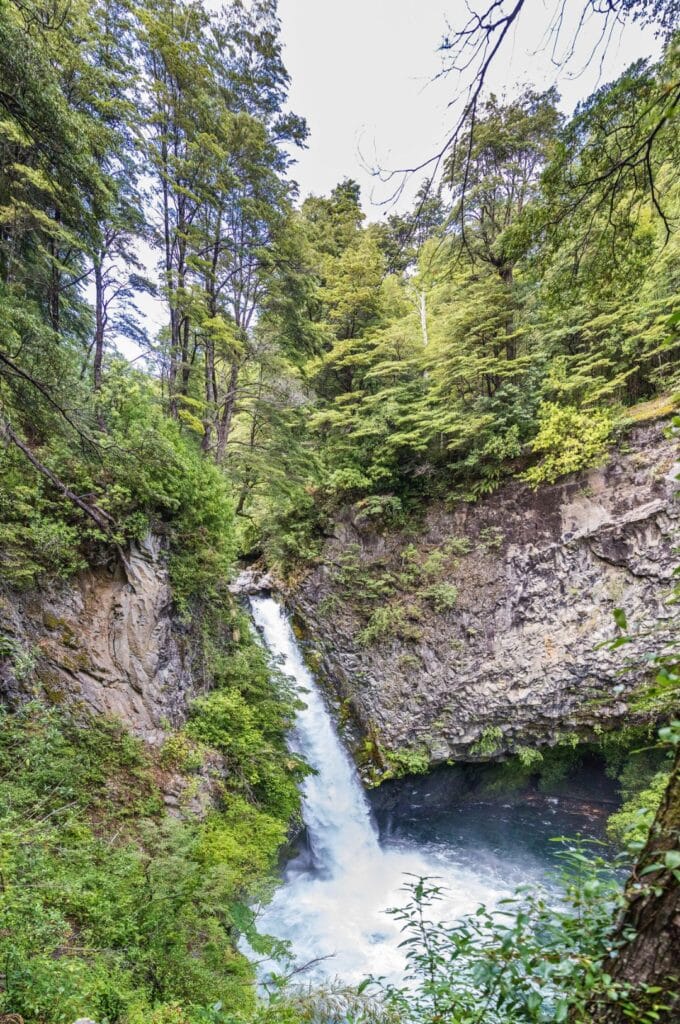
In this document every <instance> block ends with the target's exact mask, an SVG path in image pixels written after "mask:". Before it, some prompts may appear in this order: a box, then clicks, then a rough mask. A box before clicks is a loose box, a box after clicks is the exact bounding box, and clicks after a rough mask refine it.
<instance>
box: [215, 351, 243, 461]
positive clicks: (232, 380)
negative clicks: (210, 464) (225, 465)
mask: <svg viewBox="0 0 680 1024" xmlns="http://www.w3.org/2000/svg"><path fill="white" fill-rule="evenodd" d="M238 371H239V366H238V363H237V362H236V360H234V362H233V363H232V364H231V373H230V374H229V390H228V391H227V393H226V395H225V396H224V408H223V410H222V416H221V417H220V422H219V423H218V425H217V451H216V453H215V458H216V460H217V462H218V463H221V462H223V461H224V453H225V451H226V449H227V441H228V440H229V434H230V432H231V424H232V420H233V419H234V408H235V406H236V389H237V386H238Z"/></svg>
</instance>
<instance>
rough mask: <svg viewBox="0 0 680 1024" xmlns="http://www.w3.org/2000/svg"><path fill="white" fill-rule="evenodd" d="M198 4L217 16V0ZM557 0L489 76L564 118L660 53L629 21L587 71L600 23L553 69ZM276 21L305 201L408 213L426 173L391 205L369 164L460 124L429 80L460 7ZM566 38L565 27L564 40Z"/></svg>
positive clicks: (412, 0) (420, 1) (421, 1)
mask: <svg viewBox="0 0 680 1024" xmlns="http://www.w3.org/2000/svg"><path fill="white" fill-rule="evenodd" d="M205 2H206V4H207V6H209V7H212V8H213V9H214V8H217V7H218V6H219V3H220V0H205ZM473 2H474V3H475V4H476V5H478V4H481V3H482V2H484V0H473ZM556 2H557V0H528V3H527V11H526V12H524V18H523V20H521V21H520V22H519V25H518V26H516V27H515V30H514V33H513V34H512V36H508V38H507V39H506V40H505V45H504V49H503V50H502V51H500V53H499V55H498V59H497V61H496V63H495V64H494V66H493V68H492V73H491V75H490V78H489V86H490V88H492V89H493V90H494V91H496V92H497V93H499V94H506V95H508V96H512V94H513V92H516V91H517V89H518V88H520V87H521V86H523V85H527V84H533V85H537V86H539V87H542V88H547V87H548V86H550V85H552V84H553V83H555V82H556V83H557V85H558V86H559V89H560V93H561V95H562V101H563V102H562V105H563V107H564V110H565V112H567V113H569V112H570V111H571V110H573V108H574V106H575V105H576V104H577V103H578V101H579V100H581V99H584V98H585V97H587V96H588V95H590V93H591V92H592V91H593V90H594V89H595V88H596V87H597V86H598V85H601V84H603V83H604V82H607V81H610V80H612V79H613V78H616V77H617V76H618V75H619V74H620V73H621V72H622V71H623V70H624V69H625V68H626V67H627V66H628V65H629V64H630V63H631V62H632V61H633V60H636V59H637V58H639V57H646V56H650V55H653V56H656V55H657V54H658V51H659V46H658V44H657V42H656V40H655V38H654V33H653V31H652V30H649V29H647V30H644V31H643V30H641V29H640V28H639V27H637V26H635V25H628V26H626V27H625V28H624V29H623V30H622V31H617V33H616V35H615V37H614V39H613V40H612V42H611V43H610V45H609V47H608V49H607V53H606V59H605V61H604V64H603V67H602V68H601V67H600V63H599V60H598V61H591V62H590V63H589V62H588V56H589V52H590V50H591V49H592V45H593V43H594V41H595V39H596V38H597V35H598V32H599V30H600V27H601V21H599V20H597V21H594V22H592V23H591V24H590V25H586V30H585V32H584V36H583V43H582V45H581V47H580V49H579V52H578V54H577V56H576V57H575V59H574V60H573V61H571V62H570V75H565V73H563V72H559V70H558V69H557V68H556V67H555V66H554V65H552V64H551V60H550V52H549V50H550V47H549V46H546V45H545V38H544V37H545V32H546V28H547V26H548V24H549V22H550V12H551V11H552V9H553V7H554V6H555V4H556ZM567 2H568V5H569V6H571V7H572V8H573V9H577V8H580V6H581V4H580V3H579V2H578V0H567ZM582 2H585V0H582ZM279 16H280V18H281V28H282V39H283V44H284V59H285V63H286V67H287V69H288V73H289V74H290V76H291V80H292V81H291V92H290V108H291V109H292V110H294V111H295V112H296V113H297V114H300V115H302V116H303V117H305V118H307V121H308V124H309V127H310V130H311V133H310V138H309V140H308V148H307V149H306V150H303V151H296V158H297V161H298V163H297V165H296V166H295V167H294V168H293V170H292V176H293V177H294V178H295V179H296V180H297V181H298V183H299V185H300V194H301V197H302V198H304V197H305V196H306V195H308V194H309V193H310V192H313V193H315V194H316V195H323V194H326V193H328V192H330V190H331V189H332V188H333V186H334V185H336V184H337V183H338V182H339V181H341V180H342V179H343V178H345V177H351V178H355V179H356V180H357V181H358V182H359V183H360V184H361V187H362V195H363V200H364V207H365V209H366V213H367V214H368V217H369V219H371V220H377V219H379V218H380V217H382V216H387V214H389V213H390V212H392V211H393V210H394V209H395V208H397V209H400V208H405V209H407V208H408V207H409V206H410V204H411V200H412V194H413V192H414V191H415V190H416V189H417V187H418V185H419V184H420V181H421V180H422V178H423V177H424V174H420V175H416V176H414V177H413V180H412V184H411V187H410V189H408V190H406V191H405V192H404V194H403V195H402V197H401V199H400V201H399V203H398V204H397V206H396V207H395V206H394V205H393V204H392V203H389V204H387V205H386V201H387V200H388V199H389V197H390V196H391V195H392V193H393V191H394V187H395V183H394V182H392V183H391V184H384V183H381V182H380V181H379V180H377V179H376V178H375V177H373V176H372V175H371V173H370V171H369V167H371V166H376V165H377V166H380V167H381V168H384V169H387V170H396V169H398V168H400V167H404V166H414V165H417V164H419V163H420V162H421V161H422V160H424V159H427V158H428V157H429V156H431V155H432V154H433V153H435V152H436V151H437V150H438V149H439V147H440V145H441V143H442V141H443V140H444V139H445V138H446V137H447V134H448V131H450V128H451V126H452V124H453V123H455V107H454V108H450V107H449V103H450V101H451V100H452V99H453V100H455V92H456V81H455V79H454V77H453V76H449V77H448V78H440V79H439V80H437V81H433V79H434V78H435V76H436V75H437V72H438V71H439V70H440V69H441V56H440V54H439V53H438V52H437V48H438V46H439V43H440V41H441V39H442V36H443V35H444V34H445V32H446V31H447V25H448V24H450V26H451V28H452V29H456V28H458V27H460V25H461V23H462V22H463V21H464V20H465V18H466V6H465V3H464V0H449V2H448V3H445V2H443V0H279ZM447 19H448V21H447ZM570 35H571V33H570V32H569V29H568V27H566V28H565V38H568V37H570ZM584 64H585V65H586V67H585V69H583V65H584ZM142 257H143V259H144V261H145V262H148V264H149V265H150V267H151V266H152V265H153V264H154V263H155V259H156V257H155V255H154V254H152V253H151V252H150V251H149V252H147V251H146V250H145V251H144V252H143V253H142ZM139 306H140V309H141V310H142V311H143V313H144V317H145V319H146V321H147V328H148V330H149V332H150V333H151V334H155V333H156V332H157V331H158V330H159V329H160V327H161V326H162V325H163V324H164V323H165V322H166V319H167V317H166V313H165V310H164V307H163V304H162V302H161V301H160V299H155V300H154V299H152V298H150V297H149V296H140V298H139ZM118 346H119V348H120V350H121V351H122V352H123V353H124V354H125V355H126V356H127V357H128V358H133V357H134V356H136V355H138V354H139V349H138V348H137V346H136V345H133V344H132V343H131V342H128V341H126V340H124V339H120V340H119V342H118Z"/></svg>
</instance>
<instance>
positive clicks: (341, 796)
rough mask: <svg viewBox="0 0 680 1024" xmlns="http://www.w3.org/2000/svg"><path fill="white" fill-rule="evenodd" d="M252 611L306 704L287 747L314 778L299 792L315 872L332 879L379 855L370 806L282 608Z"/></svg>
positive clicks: (264, 603) (256, 602) (256, 604)
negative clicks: (301, 760) (356, 863)
mask: <svg viewBox="0 0 680 1024" xmlns="http://www.w3.org/2000/svg"><path fill="white" fill-rule="evenodd" d="M251 606H252V614H253V620H254V621H255V623H256V625H257V626H259V627H260V629H261V630H262V635H263V637H264V640H265V643H266V644H267V647H268V648H269V649H270V651H272V652H273V653H274V654H276V655H277V656H278V657H279V658H280V659H281V669H282V670H283V672H284V673H285V674H286V675H288V676H291V677H292V678H293V679H294V680H295V682H296V685H297V687H298V689H299V691H300V697H301V699H302V700H303V701H304V704H305V706H304V708H303V709H301V710H300V711H299V712H298V714H297V716H296V721H295V725H294V727H293V730H292V733H291V736H290V738H289V745H290V747H291V749H292V750H293V751H294V752H295V753H296V754H300V756H301V757H303V758H304V760H305V761H306V762H307V764H308V765H310V766H311V767H312V768H313V769H314V771H315V773H316V774H314V775H310V776H308V777H307V779H306V780H305V782H304V783H303V786H302V806H303V813H304V822H305V826H306V828H307V837H308V841H309V847H310V851H311V855H312V863H313V867H314V870H315V871H316V872H317V873H318V874H320V875H326V876H330V877H332V876H336V875H338V874H339V873H342V872H344V871H347V870H348V869H350V868H351V866H352V864H353V863H354V862H356V860H357V858H359V859H361V860H364V861H369V860H370V859H372V858H374V857H376V856H377V854H378V852H379V847H378V837H377V833H376V830H375V828H374V827H373V824H372V822H371V817H370V811H369V807H368V802H367V800H366V797H365V795H364V791H363V789H362V786H361V783H360V781H359V778H358V776H357V772H356V769H355V768H354V765H353V764H352V763H351V761H350V759H349V755H348V753H347V751H346V750H345V748H344V747H343V746H342V744H341V742H340V740H339V738H338V735H337V733H336V731H335V729H334V727H333V722H332V720H331V716H330V715H329V713H328V710H327V708H326V706H325V704H324V701H323V697H322V696H321V694H320V692H319V689H318V687H317V685H316V683H315V682H314V679H313V678H312V676H311V673H310V672H309V670H308V669H307V667H306V665H305V663H304V661H303V659H302V654H301V652H300V648H299V647H298V645H297V642H296V639H295V636H294V634H293V630H292V629H291V626H290V623H289V621H288V618H287V616H286V614H285V612H284V610H283V608H282V607H281V605H279V604H277V602H276V601H274V600H272V599H271V598H267V597H255V598H252V599H251Z"/></svg>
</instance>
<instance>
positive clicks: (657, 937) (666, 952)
mask: <svg viewBox="0 0 680 1024" xmlns="http://www.w3.org/2000/svg"><path fill="white" fill-rule="evenodd" d="M671 851H673V852H674V853H676V854H677V853H678V851H680V751H679V752H678V755H677V756H676V759H675V765H674V768H673V771H672V773H671V777H670V780H669V783H668V787H667V789H666V792H665V794H664V798H663V801H662V803H661V807H660V808H659V810H658V812H657V815H656V818H655V820H654V824H653V825H652V828H651V831H650V834H649V839H648V841H647V845H646V846H645V848H644V850H643V851H642V853H641V855H640V858H639V860H638V863H637V865H636V867H635V870H634V872H633V874H632V876H631V878H630V881H629V882H628V886H627V889H626V906H625V909H624V912H623V914H622V915H621V920H620V921H619V924H618V927H617V929H616V935H615V939H614V945H615V948H616V952H615V954H614V955H612V956H611V957H610V958H609V959H608V960H607V961H606V963H605V964H604V970H605V972H606V973H607V974H609V975H610V976H611V978H612V980H613V982H614V983H618V984H619V985H624V986H630V992H631V994H630V997H628V998H619V999H617V1000H608V999H606V998H602V999H596V1000H593V1002H592V1003H591V1005H590V1006H589V1007H588V1008H587V1016H586V1020H588V1021H589V1022H592V1024H631V1022H632V1021H638V1020H639V1021H643V1020H644V1021H647V1020H649V1021H652V1020H654V1021H655V1022H657V1024H674V1022H675V1024H677V1022H678V1021H680V882H679V881H678V878H677V876H676V874H675V873H674V871H673V869H672V867H671V866H670V865H671V864H672V863H674V858H672V859H670V864H668V862H666V860H665V858H666V855H667V854H669V853H670V852H671ZM652 864H662V865H664V867H661V868H659V869H658V870H657V871H653V872H650V873H649V874H642V872H643V871H644V870H645V868H647V867H649V866H651V865H652ZM675 870H676V871H677V870H678V869H677V868H676V869H675ZM650 987H653V988H658V989H659V991H658V992H656V993H650V992H649V991H648V990H649V988H650ZM631 1002H632V1003H633V1004H634V1005H635V1007H636V1008H637V1013H638V1016H633V1017H631V1016H630V1012H631V1011H630V1003H631ZM627 1004H628V1005H627ZM626 1010H628V1014H626ZM650 1010H651V1011H652V1013H656V1014H658V1016H646V1015H645V1011H650ZM577 1019H578V1018H577Z"/></svg>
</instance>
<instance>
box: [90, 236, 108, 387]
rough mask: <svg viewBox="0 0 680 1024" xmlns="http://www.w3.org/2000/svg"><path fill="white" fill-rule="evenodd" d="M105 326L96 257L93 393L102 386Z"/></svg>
mask: <svg viewBox="0 0 680 1024" xmlns="http://www.w3.org/2000/svg"><path fill="white" fill-rule="evenodd" d="M105 326H106V310H105V306H104V275H103V274H102V261H101V257H100V256H99V255H98V256H97V257H96V259H95V261H94V359H93V362H92V384H93V387H94V390H95V391H100V390H101V386H102V365H103V362H104V333H105Z"/></svg>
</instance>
